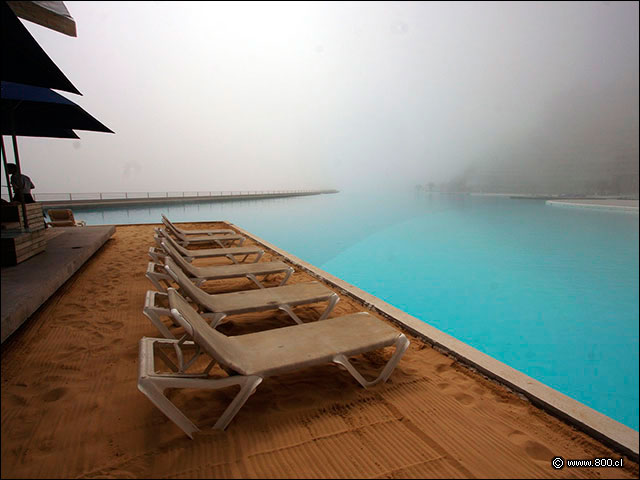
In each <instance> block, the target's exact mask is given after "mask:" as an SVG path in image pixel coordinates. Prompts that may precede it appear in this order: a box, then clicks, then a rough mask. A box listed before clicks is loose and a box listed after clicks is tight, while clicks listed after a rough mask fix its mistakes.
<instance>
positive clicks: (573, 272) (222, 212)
mask: <svg viewBox="0 0 640 480" xmlns="http://www.w3.org/2000/svg"><path fill="white" fill-rule="evenodd" d="M74 213H75V216H76V218H77V219H78V220H85V221H86V222H87V223H88V224H89V225H97V224H128V223H159V221H160V214H161V213H164V214H166V215H167V216H168V217H169V218H170V219H172V220H173V221H176V222H181V221H212V220H228V221H230V222H232V223H234V224H236V225H238V226H240V227H242V228H244V229H246V230H248V231H250V232H253V233H255V234H256V235H258V236H259V237H261V238H263V239H265V240H266V241H268V242H271V243H273V244H274V245H277V246H278V247H280V248H282V249H283V250H286V251H288V252H291V253H292V254H293V255H296V256H297V257H299V258H301V259H303V260H304V261H307V262H309V263H311V264H313V265H316V266H318V267H319V268H321V269H323V270H325V271H327V272H329V273H331V274H333V275H335V276H337V277H339V278H342V279H344V280H345V281H346V282H349V283H351V284H354V285H356V286H357V287H359V288H361V289H363V290H365V291H367V292H370V293H371V294H372V295H375V296H377V297H379V298H381V299H383V300H384V301H386V302H388V303H390V304H392V305H394V306H395V307H397V308H399V309H401V310H404V311H406V312H407V313H409V314H411V315H413V316H415V317H417V318H419V319H421V320H422V321H424V322H426V323H428V324H429V325H431V326H433V327H435V328H437V329H439V330H441V331H443V332H445V333H447V334H449V335H451V336H453V337H455V338H457V339H459V340H461V341H463V342H465V343H467V344H469V345H471V346H473V347H475V348H476V349H478V350H480V351H481V352H484V353H486V354H487V355H490V356H491V357H493V358H495V359H497V360H500V361H501V362H504V363H506V364H507V365H510V366H511V367H513V368H515V369H517V370H519V371H521V372H523V373H525V374H527V375H529V376H531V377H533V378H535V379H537V380H539V381H540V382H542V383H544V384H546V385H548V386H550V387H552V388H554V389H556V390H558V391H560V392H562V393H564V394H565V395H568V396H570V397H572V398H574V399H576V400H578V401H580V402H582V403H584V404H586V405H588V406H590V407H591V408H594V409H595V410H597V411H599V412H601V413H603V414H605V415H607V416H609V417H611V418H613V419H615V420H617V421H619V422H621V423H623V424H625V425H627V426H629V427H631V428H633V429H635V430H638V403H639V398H638V303H639V302H638V273H639V272H638V215H637V214H635V215H634V214H629V213H619V212H609V211H590V210H588V209H568V208H567V209H564V208H553V207H550V206H547V205H545V202H544V201H541V200H522V199H518V200H514V199H508V198H501V197H480V196H470V195H443V194H428V193H424V192H410V193H399V194H398V193H384V194H381V193H375V194H363V193H339V194H335V195H322V196H315V197H304V198H292V199H273V200H255V201H240V202H220V203H198V204H182V205H168V206H154V207H144V208H138V207H135V208H126V209H125V208H114V209H102V210H95V209H80V208H74Z"/></svg>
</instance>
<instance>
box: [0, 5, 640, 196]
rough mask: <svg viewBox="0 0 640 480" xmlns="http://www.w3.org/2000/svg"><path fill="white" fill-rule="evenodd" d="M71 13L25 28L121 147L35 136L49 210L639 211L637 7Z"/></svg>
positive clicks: (28, 155)
mask: <svg viewBox="0 0 640 480" xmlns="http://www.w3.org/2000/svg"><path fill="white" fill-rule="evenodd" d="M65 4H66V5H67V8H68V9H69V12H70V14H71V15H72V16H73V17H74V19H75V20H76V24H77V29H78V36H77V38H72V37H67V36H65V35H63V34H60V33H57V32H55V31H52V30H49V29H46V28H44V27H41V26H39V25H35V24H32V23H30V22H27V21H22V22H23V23H24V25H25V26H26V27H27V28H28V30H29V31H30V32H31V33H32V35H33V36H34V37H35V39H36V40H37V41H38V43H39V44H40V45H41V46H42V47H43V49H44V50H45V51H46V52H47V53H48V54H49V56H50V57H51V58H52V59H53V60H54V61H55V62H56V64H57V65H58V66H59V67H60V69H61V70H62V71H63V72H64V73H65V74H66V76H67V77H68V78H69V79H70V80H71V81H72V83H73V84H74V85H75V86H76V87H77V88H78V89H79V90H80V91H81V92H82V93H83V96H76V95H73V94H68V93H64V92H62V93H63V95H64V96H66V97H67V98H70V99H71V100H73V101H74V102H76V103H78V104H79V105H81V106H82V107H83V108H85V109H86V110H87V111H88V112H89V113H91V114H92V115H93V116H95V117H96V118H97V119H99V120H100V121H101V122H103V123H104V124H105V125H107V126H108V127H109V128H111V129H112V130H113V131H114V132H115V135H111V134H104V133H94V132H84V131H77V133H78V135H79V136H80V138H81V139H80V140H61V139H39V138H26V137H20V138H19V139H18V142H19V151H20V159H21V163H22V169H23V172H24V173H26V174H27V175H29V176H30V177H31V178H32V180H33V182H34V183H35V185H36V189H35V193H36V195H37V194H38V193H39V192H122V191H129V192H144V191H195V190H200V191H209V190H248V189H250V190H271V189H300V188H337V189H341V190H357V189H371V188H381V187H383V186H384V187H401V188H414V187H415V185H418V184H421V185H425V184H427V183H429V182H433V183H435V184H441V183H446V182H449V184H451V183H452V182H453V184H455V185H457V186H459V187H460V186H461V188H467V189H469V188H471V189H476V190H484V191H492V190H493V191H524V192H533V193H540V192H542V193H544V192H547V193H548V192H556V193H562V192H574V191H575V192H586V191H588V190H589V191H591V190H594V191H595V190H598V188H600V190H602V189H604V190H606V187H607V185H608V186H609V187H610V186H611V182H614V183H615V182H616V181H617V182H618V184H616V185H617V188H618V189H619V190H630V191H634V189H635V194H636V195H637V188H638V187H637V178H638V101H639V99H638V70H639V65H638V58H639V52H638V43H639V39H638V3H637V2H584V3H583V2H568V3H562V2H548V3H547V2H542V3H502V2H498V3H489V2H479V3H476V2H472V3H453V2H444V3H436V2H434V3H431V2H425V3H395V2H394V3H378V2H376V3H365V2H355V3H342V2H340V3H337V2H336V3H294V2H285V3H238V2H231V3H219V2H212V3H207V2H175V3H174V2H139V3H138V2H122V3H120V2H69V1H67V2H65ZM4 140H5V145H6V146H8V147H9V152H10V155H9V158H12V157H11V148H10V144H11V142H10V138H9V137H4ZM3 175H4V174H3ZM615 178H617V179H618V180H615ZM621 178H623V179H631V180H628V181H627V180H624V181H622V180H620V179H621ZM634 178H635V186H634V184H633V181H634V180H633V179H634ZM621 181H622V183H620V182H621ZM607 182H609V183H608V184H607ZM625 182H626V183H625ZM4 183H5V180H4V176H3V184H4ZM625 193H628V192H625Z"/></svg>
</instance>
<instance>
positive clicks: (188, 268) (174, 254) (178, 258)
mask: <svg viewBox="0 0 640 480" xmlns="http://www.w3.org/2000/svg"><path fill="white" fill-rule="evenodd" d="M162 248H164V251H165V252H167V253H168V254H169V255H170V256H171V258H173V261H174V262H176V264H177V265H178V266H179V267H180V268H181V269H182V271H183V272H186V273H188V274H190V275H191V276H192V277H197V276H198V274H197V272H196V271H195V269H194V267H193V265H191V264H190V263H189V262H187V261H186V260H185V259H184V257H183V256H182V255H180V252H178V251H176V249H175V248H173V247H172V246H171V245H169V244H168V243H167V242H166V240H162Z"/></svg>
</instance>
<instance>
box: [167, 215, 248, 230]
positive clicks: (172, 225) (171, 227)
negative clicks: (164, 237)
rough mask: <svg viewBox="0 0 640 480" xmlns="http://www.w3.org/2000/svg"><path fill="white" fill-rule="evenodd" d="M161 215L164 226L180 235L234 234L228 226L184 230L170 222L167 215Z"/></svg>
mask: <svg viewBox="0 0 640 480" xmlns="http://www.w3.org/2000/svg"><path fill="white" fill-rule="evenodd" d="M161 216H162V223H164V224H165V226H166V227H167V228H168V229H169V230H170V231H172V232H174V233H175V232H178V233H180V234H182V235H226V234H228V233H230V234H235V233H236V231H235V230H230V229H228V228H224V229H205V230H185V229H182V228H179V227H178V226H176V225H175V224H174V223H172V222H171V221H170V220H169V219H168V218H167V217H165V216H164V214H161Z"/></svg>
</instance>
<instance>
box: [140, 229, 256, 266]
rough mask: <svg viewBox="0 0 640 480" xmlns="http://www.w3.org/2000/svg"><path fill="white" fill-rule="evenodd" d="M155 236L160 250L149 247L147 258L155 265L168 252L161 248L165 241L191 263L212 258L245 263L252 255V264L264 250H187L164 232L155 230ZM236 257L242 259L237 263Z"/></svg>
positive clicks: (162, 260) (243, 248) (249, 248)
mask: <svg viewBox="0 0 640 480" xmlns="http://www.w3.org/2000/svg"><path fill="white" fill-rule="evenodd" d="M155 230H156V234H155V235H154V237H153V238H154V240H155V241H156V243H157V244H158V247H160V250H157V249H156V248H154V247H149V256H150V257H151V259H152V260H153V261H154V262H156V263H164V257H165V256H166V255H167V253H168V252H166V250H164V248H163V247H162V242H163V241H166V242H167V243H168V244H169V245H171V246H172V247H173V248H174V250H175V251H176V252H179V253H180V255H182V257H183V258H184V259H185V260H186V261H187V262H192V261H193V260H196V259H202V258H214V257H227V258H228V259H229V260H231V261H232V262H233V263H243V262H246V261H247V259H248V258H249V257H250V256H252V255H253V262H254V263H256V262H259V261H260V259H261V258H262V255H264V250H262V249H261V248H259V247H253V246H250V247H231V248H206V249H198V250H189V249H187V248H185V247H183V246H182V245H180V244H179V243H178V242H176V241H175V240H174V239H173V237H172V236H171V235H165V232H164V230H162V229H159V228H156V229H155ZM236 257H243V258H241V259H240V261H238V259H237V258H236Z"/></svg>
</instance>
